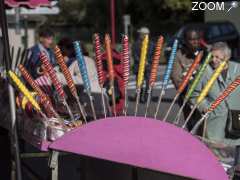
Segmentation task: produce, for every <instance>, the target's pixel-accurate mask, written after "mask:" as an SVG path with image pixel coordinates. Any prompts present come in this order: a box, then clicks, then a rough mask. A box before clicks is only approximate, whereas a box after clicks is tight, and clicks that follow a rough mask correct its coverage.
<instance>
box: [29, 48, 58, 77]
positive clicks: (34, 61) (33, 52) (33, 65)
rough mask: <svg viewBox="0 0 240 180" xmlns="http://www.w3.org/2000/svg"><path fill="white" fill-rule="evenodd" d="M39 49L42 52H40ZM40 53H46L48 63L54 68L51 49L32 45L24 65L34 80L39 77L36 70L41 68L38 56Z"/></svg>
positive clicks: (53, 57)
mask: <svg viewBox="0 0 240 180" xmlns="http://www.w3.org/2000/svg"><path fill="white" fill-rule="evenodd" d="M41 48H42V50H40V49H41ZM41 51H45V52H46V53H47V56H48V57H49V61H50V63H51V64H52V65H53V66H55V62H56V61H55V56H54V53H53V51H52V49H46V48H44V47H43V46H42V45H41V44H36V45H34V46H33V47H31V48H30V50H29V56H28V60H27V63H26V69H27V70H28V71H29V73H30V74H31V75H32V77H33V78H34V79H36V78H37V77H38V76H39V73H38V69H39V68H40V66H41V60H40V57H39V56H40V52H41Z"/></svg>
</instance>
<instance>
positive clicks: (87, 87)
mask: <svg viewBox="0 0 240 180" xmlns="http://www.w3.org/2000/svg"><path fill="white" fill-rule="evenodd" d="M73 46H74V49H75V52H76V58H77V61H78V67H79V70H80V73H81V76H82V80H83V85H84V89H85V90H86V92H87V94H88V97H89V99H90V105H91V109H92V113H93V118H94V119H95V120H96V119H97V117H96V112H95V108H94V105H93V97H92V95H91V85H90V81H89V77H88V72H87V67H86V63H85V60H84V57H83V54H82V50H81V48H80V42H79V41H74V42H73Z"/></svg>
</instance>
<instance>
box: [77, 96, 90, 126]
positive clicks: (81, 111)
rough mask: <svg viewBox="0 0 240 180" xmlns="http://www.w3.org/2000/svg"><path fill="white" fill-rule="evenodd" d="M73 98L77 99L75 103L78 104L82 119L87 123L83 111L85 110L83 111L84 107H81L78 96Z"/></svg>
mask: <svg viewBox="0 0 240 180" xmlns="http://www.w3.org/2000/svg"><path fill="white" fill-rule="evenodd" d="M75 98H76V101H77V104H78V107H79V110H80V113H81V114H82V117H83V120H84V122H85V123H87V118H86V113H85V111H84V108H83V106H82V105H81V103H80V100H79V98H78V96H77V97H75Z"/></svg>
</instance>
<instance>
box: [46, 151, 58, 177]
mask: <svg viewBox="0 0 240 180" xmlns="http://www.w3.org/2000/svg"><path fill="white" fill-rule="evenodd" d="M58 157H59V152H58V151H52V153H51V156H50V158H49V165H48V166H49V167H50V168H51V180H58Z"/></svg>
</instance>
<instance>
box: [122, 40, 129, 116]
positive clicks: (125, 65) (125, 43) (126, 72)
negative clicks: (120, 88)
mask: <svg viewBox="0 0 240 180" xmlns="http://www.w3.org/2000/svg"><path fill="white" fill-rule="evenodd" d="M122 65H123V81H124V90H125V105H124V106H125V107H124V115H125V116H126V115H127V108H128V103H127V101H128V98H127V97H128V95H127V86H128V81H129V75H130V57H129V44H128V36H127V35H124V36H123V39H122Z"/></svg>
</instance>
